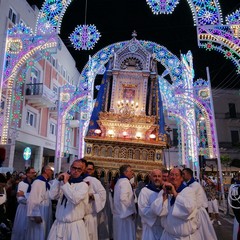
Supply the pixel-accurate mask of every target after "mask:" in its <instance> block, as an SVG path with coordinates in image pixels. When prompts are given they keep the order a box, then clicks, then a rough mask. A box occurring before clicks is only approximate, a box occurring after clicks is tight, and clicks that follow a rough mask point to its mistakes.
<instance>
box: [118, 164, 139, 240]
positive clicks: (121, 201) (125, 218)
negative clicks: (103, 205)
mask: <svg viewBox="0 0 240 240" xmlns="http://www.w3.org/2000/svg"><path fill="white" fill-rule="evenodd" d="M119 171H120V178H119V179H118V180H117V183H116V185H115V187H114V196H113V239H114V240H122V239H124V240H135V239H136V227H135V214H136V206H135V202H134V193H133V189H132V186H131V184H130V181H129V180H130V179H131V178H132V177H133V171H132V168H131V166H130V165H122V166H121V167H120V169H119Z"/></svg>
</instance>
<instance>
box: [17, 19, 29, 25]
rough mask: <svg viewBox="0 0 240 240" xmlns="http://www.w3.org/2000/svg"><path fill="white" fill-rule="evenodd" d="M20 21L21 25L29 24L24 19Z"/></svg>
mask: <svg viewBox="0 0 240 240" xmlns="http://www.w3.org/2000/svg"><path fill="white" fill-rule="evenodd" d="M19 23H20V24H21V25H25V26H27V24H26V23H25V22H24V21H23V20H22V19H20V20H19Z"/></svg>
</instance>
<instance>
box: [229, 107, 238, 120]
mask: <svg viewBox="0 0 240 240" xmlns="http://www.w3.org/2000/svg"><path fill="white" fill-rule="evenodd" d="M228 108H229V115H230V118H236V117H237V113H236V106H235V103H229V104H228Z"/></svg>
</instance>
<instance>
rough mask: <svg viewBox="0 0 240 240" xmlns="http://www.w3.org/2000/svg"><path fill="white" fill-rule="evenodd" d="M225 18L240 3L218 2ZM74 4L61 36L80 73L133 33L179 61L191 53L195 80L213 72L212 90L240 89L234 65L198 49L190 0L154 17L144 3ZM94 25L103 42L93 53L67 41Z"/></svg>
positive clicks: (35, 0)
mask: <svg viewBox="0 0 240 240" xmlns="http://www.w3.org/2000/svg"><path fill="white" fill-rule="evenodd" d="M28 2H29V3H30V5H32V4H35V5H37V6H38V7H39V9H40V8H41V6H42V4H43V2H44V1H43V0H28ZM219 2H220V5H221V8H222V13H223V18H224V19H225V16H226V15H228V14H230V13H232V12H233V11H235V10H236V9H239V8H240V1H239V0H219ZM85 4H86V1H85V0H73V2H72V3H71V4H70V6H69V7H68V8H67V11H66V13H65V15H64V18H63V22H62V28H61V33H60V36H61V38H62V40H63V42H64V43H65V45H66V46H67V47H68V49H69V51H70V52H71V54H72V55H73V57H74V59H75V60H76V64H77V67H78V69H79V71H81V70H82V68H83V67H84V65H85V64H86V63H87V61H88V56H89V55H91V56H92V55H94V54H95V53H96V52H97V51H99V50H100V49H102V48H104V47H106V46H108V45H110V44H113V43H116V42H120V41H126V40H130V39H131V38H132V36H131V34H132V32H133V30H136V31H137V39H139V40H148V41H153V42H156V43H158V44H160V45H162V46H164V47H166V48H167V49H168V50H169V51H170V52H172V53H173V54H175V55H176V56H177V57H180V53H183V54H185V53H187V51H188V50H191V51H192V54H193V64H194V70H195V79H198V78H203V79H206V78H207V77H206V67H207V66H208V67H209V69H210V76H211V82H212V86H214V87H218V88H240V76H239V75H237V74H236V68H235V66H234V65H233V63H232V62H230V61H229V60H227V59H225V58H224V56H223V55H222V54H220V53H218V52H216V51H211V52H209V51H206V50H205V49H200V48H198V46H197V37H196V28H195V27H194V26H193V18H192V14H191V10H190V6H189V4H188V3H187V0H180V3H179V4H178V5H177V7H176V9H175V11H174V12H173V13H172V14H170V15H154V14H153V13H152V11H151V9H150V8H149V6H148V5H147V3H146V1H145V0H87V14H85ZM85 18H86V23H87V24H94V25H95V26H96V27H97V29H98V31H99V32H100V33H101V35H102V36H101V38H100V39H99V41H98V43H97V44H96V45H95V47H94V48H93V50H90V51H86V50H83V51H77V50H75V49H74V48H73V46H72V45H71V43H70V40H69V39H68V37H69V35H70V34H71V33H72V32H73V31H74V29H75V27H76V26H77V25H82V24H84V23H85Z"/></svg>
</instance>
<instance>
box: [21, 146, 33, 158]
mask: <svg viewBox="0 0 240 240" xmlns="http://www.w3.org/2000/svg"><path fill="white" fill-rule="evenodd" d="M31 154H32V150H31V148H30V147H26V148H24V150H23V158H24V160H25V161H28V160H29V159H30V157H31Z"/></svg>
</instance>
